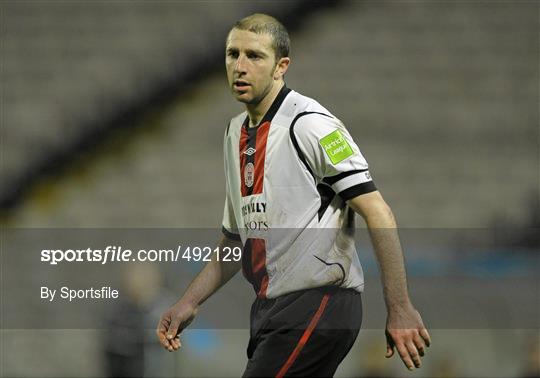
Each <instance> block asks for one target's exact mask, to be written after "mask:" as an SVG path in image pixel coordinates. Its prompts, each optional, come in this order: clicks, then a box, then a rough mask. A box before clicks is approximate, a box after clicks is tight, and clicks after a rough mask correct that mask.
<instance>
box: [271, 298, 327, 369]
mask: <svg viewBox="0 0 540 378" xmlns="http://www.w3.org/2000/svg"><path fill="white" fill-rule="evenodd" d="M329 299H330V294H325V295H324V297H323V299H322V300H321V304H320V305H319V308H318V309H317V312H316V313H315V315H314V316H313V318H312V319H311V321H310V322H309V325H308V327H307V328H306V330H305V331H304V333H303V335H302V337H301V338H300V340H299V341H298V344H296V348H294V350H293V352H292V353H291V355H290V356H289V358H288V359H287V362H285V364H284V365H283V366H282V367H281V369H280V370H279V372H278V373H277V375H276V378H281V377H284V376H285V374H287V371H289V369H290V368H291V366H292V364H294V361H296V358H298V355H299V354H300V352H301V351H302V349H303V348H304V346H305V345H306V343H307V342H308V340H309V337H310V336H311V334H312V333H313V330H314V329H315V327H316V326H317V323H318V322H319V320H320V319H321V316H322V313H323V311H324V309H325V308H326V305H327V304H328V300H329Z"/></svg>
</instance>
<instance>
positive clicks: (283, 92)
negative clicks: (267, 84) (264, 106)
mask: <svg viewBox="0 0 540 378" xmlns="http://www.w3.org/2000/svg"><path fill="white" fill-rule="evenodd" d="M290 91H291V90H290V88H287V86H286V85H283V87H282V88H281V89H280V90H279V93H278V95H277V96H276V98H275V99H274V102H273V103H272V105H270V108H269V109H268V111H267V112H266V114H265V115H264V116H263V117H262V119H261V121H260V122H259V124H258V125H257V126H255V127H259V126H260V125H262V124H263V123H265V122H272V119H273V118H274V116H275V115H276V113H277V111H278V110H279V107H280V106H281V104H282V103H283V101H284V100H285V97H287V95H288V94H289V92H290ZM243 126H244V127H245V128H249V115H246V119H245V120H244V124H243Z"/></svg>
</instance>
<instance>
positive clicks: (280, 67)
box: [274, 57, 291, 80]
mask: <svg viewBox="0 0 540 378" xmlns="http://www.w3.org/2000/svg"><path fill="white" fill-rule="evenodd" d="M290 63H291V59H290V58H288V57H283V58H280V59H279V60H278V61H277V64H276V69H275V70H274V80H279V79H281V78H282V77H283V76H285V72H287V69H288V68H289V64H290Z"/></svg>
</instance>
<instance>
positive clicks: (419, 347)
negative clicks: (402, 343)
mask: <svg viewBox="0 0 540 378" xmlns="http://www.w3.org/2000/svg"><path fill="white" fill-rule="evenodd" d="M413 342H414V346H415V347H416V349H417V350H418V354H420V357H424V354H425V348H424V340H423V339H422V338H421V337H420V334H419V333H416V334H415V335H414V338H413Z"/></svg>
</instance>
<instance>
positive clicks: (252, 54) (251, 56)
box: [247, 53, 260, 60]
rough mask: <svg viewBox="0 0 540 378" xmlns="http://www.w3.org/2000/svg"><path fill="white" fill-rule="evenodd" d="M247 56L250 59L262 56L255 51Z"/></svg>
mask: <svg viewBox="0 0 540 378" xmlns="http://www.w3.org/2000/svg"><path fill="white" fill-rule="evenodd" d="M247 57H248V58H249V59H254V60H257V59H259V58H260V55H259V54H255V53H249V54H248V55H247Z"/></svg>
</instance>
